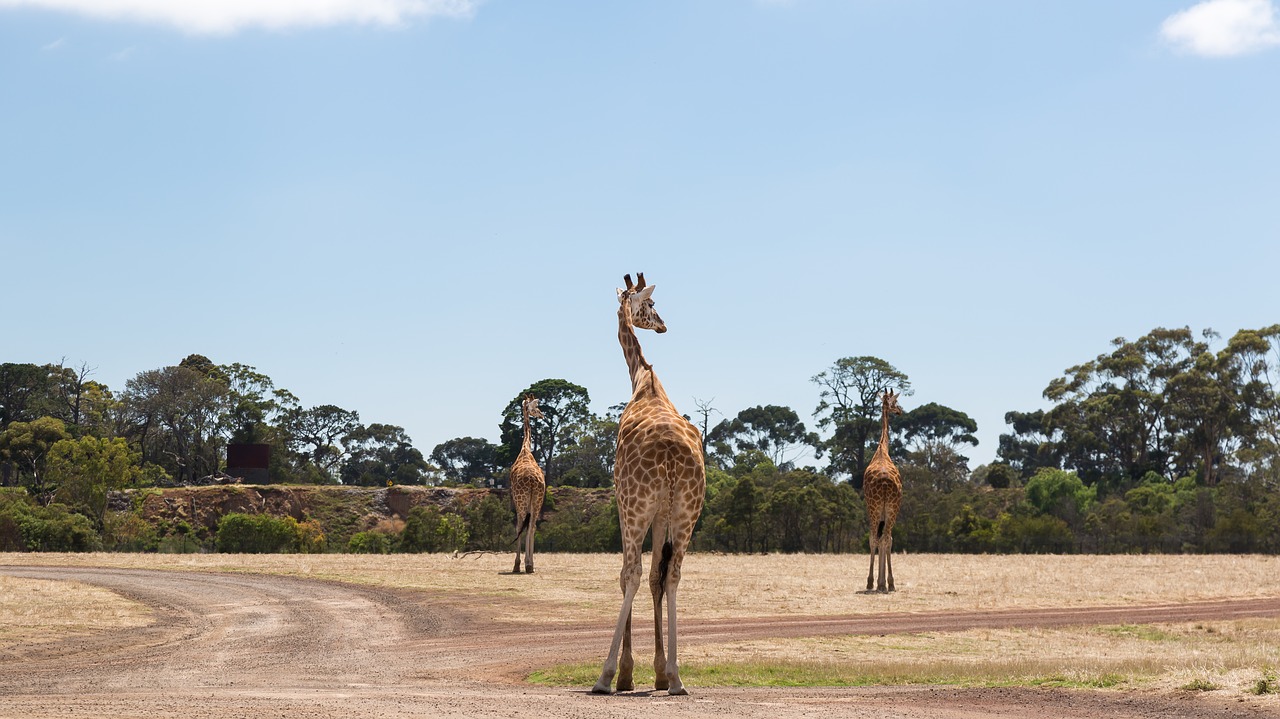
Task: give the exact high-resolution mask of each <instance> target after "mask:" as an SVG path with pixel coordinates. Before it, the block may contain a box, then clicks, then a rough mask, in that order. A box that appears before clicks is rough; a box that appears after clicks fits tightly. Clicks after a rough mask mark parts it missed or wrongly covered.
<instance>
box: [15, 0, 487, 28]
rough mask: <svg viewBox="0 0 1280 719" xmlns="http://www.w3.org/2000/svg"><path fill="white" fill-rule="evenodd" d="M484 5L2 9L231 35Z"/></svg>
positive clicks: (142, 0) (39, 0)
mask: <svg viewBox="0 0 1280 719" xmlns="http://www.w3.org/2000/svg"><path fill="white" fill-rule="evenodd" d="M478 3H479V0H0V8H6V7H34V8H44V9H47V10H57V11H63V12H69V13H75V14H79V15H87V16H90V17H94V18H100V19H103V20H125V21H133V22H147V23H158V24H162V25H170V26H173V27H176V28H179V29H181V30H183V31H186V32H190V33H200V34H228V33H233V32H235V31H237V30H241V29H244V28H250V27H260V28H267V29H272V30H279V29H284V28H290V27H317V26H323V25H339V24H344V23H354V24H368V25H400V24H403V23H405V22H407V21H409V20H411V19H414V18H426V17H433V16H436V17H470V16H471V14H472V13H473V12H474V11H475V8H476V5H477V4H478Z"/></svg>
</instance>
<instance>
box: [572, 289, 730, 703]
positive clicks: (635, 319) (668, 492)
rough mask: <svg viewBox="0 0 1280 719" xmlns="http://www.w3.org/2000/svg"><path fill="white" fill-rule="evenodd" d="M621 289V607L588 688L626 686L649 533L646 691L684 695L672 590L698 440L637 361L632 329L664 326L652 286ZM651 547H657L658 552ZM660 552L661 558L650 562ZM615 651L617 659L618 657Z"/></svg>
mask: <svg viewBox="0 0 1280 719" xmlns="http://www.w3.org/2000/svg"><path fill="white" fill-rule="evenodd" d="M623 279H624V281H625V282H626V284H627V289H625V290H621V289H620V290H618V342H620V343H621V344H622V354H623V357H624V358H625V359H626V361H627V369H628V371H629V373H630V375H631V400H630V402H628V403H627V408H626V410H625V411H623V413H622V417H621V418H620V419H619V420H618V445H617V455H616V459H615V460H614V468H613V483H614V492H615V497H616V499H617V503H618V520H619V525H620V526H621V528H622V571H621V573H620V574H619V575H618V583H619V585H620V586H621V588H622V608H621V609H620V610H619V611H618V623H617V626H616V627H615V629H614V632H613V641H612V643H611V644H610V645H609V656H608V658H606V659H605V662H604V669H603V671H602V672H601V673H600V679H599V681H597V682H596V684H595V686H594V687H592V691H593V692H596V693H597V694H609V693H610V692H611V686H610V685H611V684H612V683H613V679H614V675H615V674H616V675H617V690H618V691H628V690H630V689H632V688H633V686H634V683H633V680H632V668H633V666H634V661H633V659H632V656H631V606H632V602H633V601H634V600H635V595H636V592H637V591H638V590H639V588H640V579H641V576H642V574H643V571H644V569H643V566H642V563H641V557H640V554H641V547H642V545H643V544H644V537H645V534H646V533H647V532H648V531H649V528H650V526H652V527H653V548H654V552H653V553H654V556H653V558H652V559H651V561H650V567H649V591H650V593H651V594H652V595H653V637H654V657H653V671H654V675H655V680H654V688H656V689H666V690H667V693H668V694H676V695H678V694H688V693H689V692H688V691H687V690H686V689H685V688H684V684H683V683H682V682H681V681H680V671H679V665H678V664H677V661H676V588H677V587H678V586H679V585H680V565H681V563H682V562H683V561H684V554H685V550H686V549H687V548H688V546H689V540H690V538H691V537H692V536H693V525H694V523H695V522H697V520H698V515H699V514H701V512H702V501H703V496H704V494H705V493H706V485H707V479H706V470H705V466H704V463H703V456H702V435H701V434H699V432H698V430H697V428H696V427H694V426H693V423H691V422H689V421H688V420H686V419H685V418H684V417H683V416H682V415H681V414H680V412H679V411H678V410H676V408H675V405H673V404H672V403H671V400H670V398H668V397H667V393H666V390H664V389H663V388H662V383H661V382H659V381H658V376H657V375H656V374H654V371H653V365H651V364H649V362H648V361H646V360H645V358H644V353H643V352H642V351H641V349H640V341H639V340H638V339H636V333H635V330H634V328H635V327H640V328H642V329H649V330H653V331H654V332H657V333H659V334H661V333H663V332H666V331H667V326H666V324H665V323H663V321H662V318H661V317H659V316H658V313H657V311H655V310H654V308H653V299H652V296H653V290H654V287H655V286H654V285H646V284H645V281H644V275H643V274H640V275H638V283H637V284H636V285H635V286H633V285H632V284H631V275H626V276H625V277H624V278H623ZM659 547H660V548H661V549H659ZM659 552H661V558H659V557H658V554H659ZM664 597H665V599H666V602H667V643H668V645H669V649H670V654H665V655H664V653H663V641H662V601H663V598H664ZM619 650H621V655H619Z"/></svg>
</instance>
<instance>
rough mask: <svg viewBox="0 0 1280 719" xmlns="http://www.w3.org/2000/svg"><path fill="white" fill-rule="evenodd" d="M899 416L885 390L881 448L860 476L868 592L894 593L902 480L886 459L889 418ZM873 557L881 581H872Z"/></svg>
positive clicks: (893, 397)
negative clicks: (866, 525)
mask: <svg viewBox="0 0 1280 719" xmlns="http://www.w3.org/2000/svg"><path fill="white" fill-rule="evenodd" d="M895 414H902V408H901V407H899V406H898V395H897V394H895V393H894V391H893V390H885V392H884V394H883V395H881V411H880V446H878V447H876V453H875V455H874V456H873V457H872V458H871V463H870V464H868V465H867V471H866V472H864V473H863V475H862V498H863V500H864V501H866V503H867V521H868V522H869V523H870V524H871V539H870V541H869V544H870V545H871V568H870V570H868V572H867V591H868V592H870V591H871V589H872V587H873V586H874V587H875V589H876V591H879V592H892V591H893V559H892V552H893V523H894V522H895V521H897V519H898V507H899V506H900V505H901V504H902V478H901V477H899V476H898V468H897V467H895V466H894V465H893V460H892V459H889V417H890V415H895ZM876 554H879V555H880V581H879V583H878V584H877V583H876V581H875V574H876ZM886 575H887V577H888V581H887V582H886Z"/></svg>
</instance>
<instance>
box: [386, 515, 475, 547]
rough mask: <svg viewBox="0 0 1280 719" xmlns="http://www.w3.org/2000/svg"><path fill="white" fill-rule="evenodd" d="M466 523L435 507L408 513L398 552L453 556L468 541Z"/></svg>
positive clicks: (458, 517) (456, 516)
mask: <svg viewBox="0 0 1280 719" xmlns="http://www.w3.org/2000/svg"><path fill="white" fill-rule="evenodd" d="M468 536H469V535H468V532H467V524H466V520H464V519H463V518H462V517H460V516H458V515H456V514H453V513H452V512H449V513H441V512H440V509H439V508H438V507H435V506H432V505H424V506H421V507H414V508H413V509H411V510H409V516H408V518H406V519H405V522H404V529H403V530H401V531H400V537H399V551H401V552H452V551H457V550H459V549H463V548H464V547H466V545H467V539H468Z"/></svg>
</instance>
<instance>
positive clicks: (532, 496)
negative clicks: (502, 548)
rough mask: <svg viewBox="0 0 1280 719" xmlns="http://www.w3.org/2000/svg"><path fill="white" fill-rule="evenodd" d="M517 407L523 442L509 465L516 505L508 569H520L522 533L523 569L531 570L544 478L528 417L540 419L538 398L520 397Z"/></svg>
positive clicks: (517, 570)
mask: <svg viewBox="0 0 1280 719" xmlns="http://www.w3.org/2000/svg"><path fill="white" fill-rule="evenodd" d="M520 409H521V414H522V415H523V416H524V444H523V445H521V447H520V454H518V455H516V461H515V464H513V465H511V501H512V503H513V504H515V508H516V563H515V566H514V567H512V569H511V573H512V574H519V573H520V537H521V536H522V535H523V537H524V545H525V546H524V571H525V572H526V573H528V574H533V535H534V533H535V532H536V531H537V529H538V517H540V516H541V515H542V500H543V498H544V497H545V496H546V492H547V481H546V479H545V478H544V477H543V475H542V468H541V467H539V466H538V461H537V460H536V459H534V458H533V449H532V445H531V444H530V425H529V421H530V420H531V419H542V411H541V410H539V409H538V400H537V398H535V397H534V396H533V395H529V396H527V397H525V398H524V401H523V402H521V404H520Z"/></svg>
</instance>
